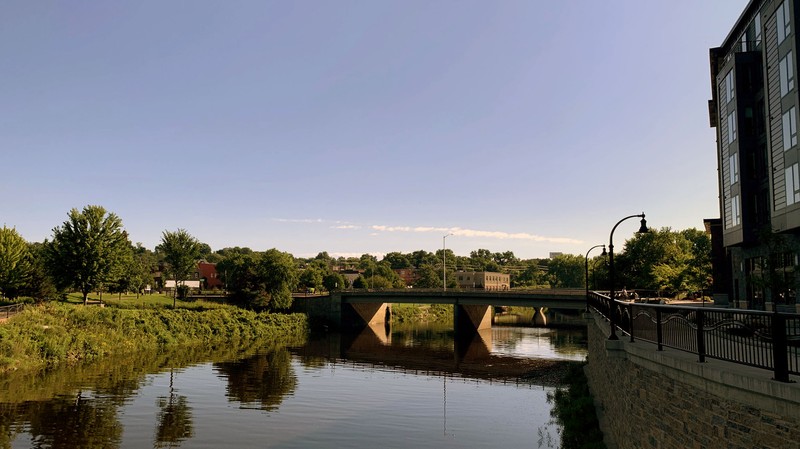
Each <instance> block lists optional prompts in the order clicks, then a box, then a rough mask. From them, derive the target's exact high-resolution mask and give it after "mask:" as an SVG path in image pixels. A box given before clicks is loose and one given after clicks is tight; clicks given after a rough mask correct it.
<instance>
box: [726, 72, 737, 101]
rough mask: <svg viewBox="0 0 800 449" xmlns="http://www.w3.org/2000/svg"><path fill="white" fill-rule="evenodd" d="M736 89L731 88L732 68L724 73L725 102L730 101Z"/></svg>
mask: <svg viewBox="0 0 800 449" xmlns="http://www.w3.org/2000/svg"><path fill="white" fill-rule="evenodd" d="M735 93H736V91H735V90H734V88H733V70H731V71H730V72H728V74H727V75H725V98H726V99H727V100H726V101H727V102H729V103H730V102H731V100H733V96H734V95H735Z"/></svg>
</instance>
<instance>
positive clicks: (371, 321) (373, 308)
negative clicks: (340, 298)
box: [341, 303, 392, 327]
mask: <svg viewBox="0 0 800 449" xmlns="http://www.w3.org/2000/svg"><path fill="white" fill-rule="evenodd" d="M341 314H342V318H341V323H342V325H346V326H348V327H362V326H374V325H376V324H384V323H386V322H388V321H390V320H391V317H392V307H391V305H390V304H387V303H343V304H342V305H341Z"/></svg>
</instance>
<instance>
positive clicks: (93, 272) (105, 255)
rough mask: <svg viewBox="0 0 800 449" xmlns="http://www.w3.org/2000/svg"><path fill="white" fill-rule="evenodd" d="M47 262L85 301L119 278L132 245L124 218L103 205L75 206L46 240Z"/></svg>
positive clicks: (62, 283) (60, 280)
mask: <svg viewBox="0 0 800 449" xmlns="http://www.w3.org/2000/svg"><path fill="white" fill-rule="evenodd" d="M46 247H47V253H48V266H49V269H50V272H51V273H52V275H53V277H54V279H55V280H56V283H57V284H58V285H60V286H64V287H74V288H75V289H77V290H78V291H80V292H81V294H82V295H83V303H84V304H86V301H87V297H88V295H89V292H91V291H93V290H96V289H98V288H101V287H102V286H103V285H104V284H105V283H106V282H109V281H110V280H112V279H114V278H116V277H117V276H118V275H119V272H120V271H121V270H122V262H123V259H124V256H125V254H126V252H127V251H128V250H129V248H130V242H129V241H128V234H127V233H126V232H125V231H124V230H123V229H122V220H121V219H120V218H119V217H118V216H117V215H116V214H114V213H110V212H109V213H107V212H106V210H105V209H104V208H103V207H101V206H86V207H84V208H83V210H82V211H78V210H77V209H72V210H71V211H70V212H69V218H68V219H67V221H65V222H64V224H63V225H62V226H61V227H57V228H54V229H53V241H52V242H50V243H49V244H46Z"/></svg>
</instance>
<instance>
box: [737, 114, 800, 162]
mask: <svg viewBox="0 0 800 449" xmlns="http://www.w3.org/2000/svg"><path fill="white" fill-rule="evenodd" d="M729 140H730V139H729ZM795 145H797V110H796V109H795V107H794V106H792V109H789V110H788V111H787V112H786V113H785V114H783V151H786V150H788V149H789V148H792V147H793V146H795Z"/></svg>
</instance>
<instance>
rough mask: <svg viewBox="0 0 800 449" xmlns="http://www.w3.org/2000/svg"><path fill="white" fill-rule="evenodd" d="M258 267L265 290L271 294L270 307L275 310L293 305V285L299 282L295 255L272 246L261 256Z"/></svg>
mask: <svg viewBox="0 0 800 449" xmlns="http://www.w3.org/2000/svg"><path fill="white" fill-rule="evenodd" d="M258 269H259V270H258V273H259V276H260V277H261V279H262V282H263V286H264V290H265V291H266V292H267V293H268V294H269V304H268V305H269V307H270V308H271V309H273V310H275V309H288V308H289V307H291V306H292V287H294V286H295V285H296V284H297V282H296V276H297V270H296V269H295V265H294V257H292V255H291V254H289V253H284V252H281V251H278V250H277V249H275V248H272V249H270V250H267V251H266V252H264V254H263V255H262V256H261V260H260V262H259V265H258Z"/></svg>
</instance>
